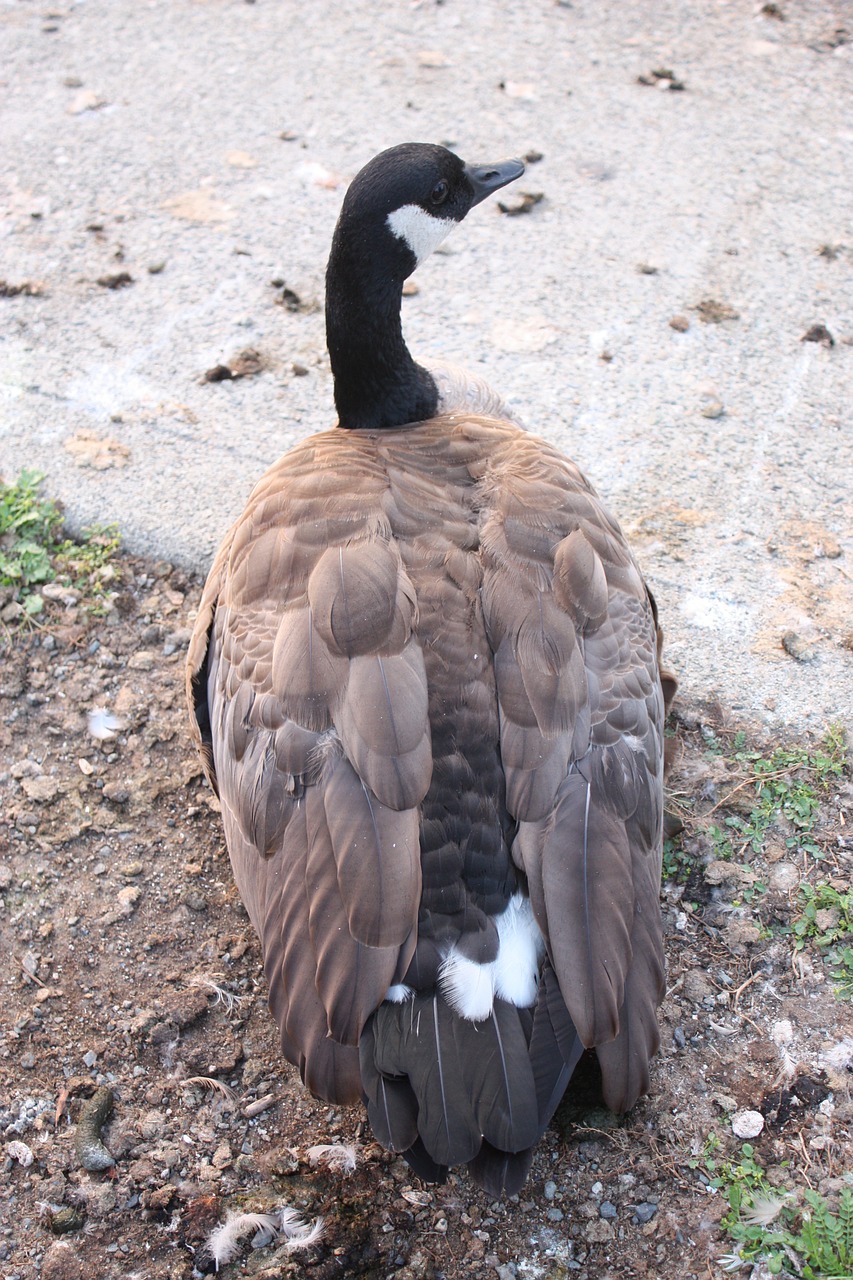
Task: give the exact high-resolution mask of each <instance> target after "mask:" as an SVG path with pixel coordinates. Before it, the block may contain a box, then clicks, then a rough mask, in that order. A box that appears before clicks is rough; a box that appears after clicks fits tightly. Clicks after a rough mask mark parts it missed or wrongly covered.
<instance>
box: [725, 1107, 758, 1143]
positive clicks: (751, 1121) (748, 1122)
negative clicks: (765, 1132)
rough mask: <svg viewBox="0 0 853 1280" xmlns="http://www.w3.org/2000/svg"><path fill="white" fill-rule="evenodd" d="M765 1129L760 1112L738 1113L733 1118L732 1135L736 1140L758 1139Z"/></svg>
mask: <svg viewBox="0 0 853 1280" xmlns="http://www.w3.org/2000/svg"><path fill="white" fill-rule="evenodd" d="M763 1128H764V1116H763V1115H762V1114H761V1112H760V1111H736V1112H735V1114H734V1115H733V1116H732V1133H733V1134H734V1135H735V1137H736V1138H757V1137H758V1135H759V1133H761V1130H762V1129H763Z"/></svg>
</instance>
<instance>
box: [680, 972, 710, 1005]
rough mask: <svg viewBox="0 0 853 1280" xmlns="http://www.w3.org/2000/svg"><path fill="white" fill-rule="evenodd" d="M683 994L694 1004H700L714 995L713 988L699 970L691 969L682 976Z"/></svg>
mask: <svg viewBox="0 0 853 1280" xmlns="http://www.w3.org/2000/svg"><path fill="white" fill-rule="evenodd" d="M684 994H685V995H686V996H687V999H688V1000H691V1001H692V1002H693V1003H694V1004H701V1003H702V1001H703V1000H704V999H705V997H706V996H710V995H713V994H714V988H713V986H712V984H711V982H710V981H709V980H708V978H707V976H706V975H705V974H704V973H703V972H702V970H701V969H691V970H689V972H688V973H685V975H684Z"/></svg>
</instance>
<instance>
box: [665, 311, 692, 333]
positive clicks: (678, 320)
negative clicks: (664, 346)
mask: <svg viewBox="0 0 853 1280" xmlns="http://www.w3.org/2000/svg"><path fill="white" fill-rule="evenodd" d="M669 327H670V329H674V330H675V332H676V333H686V332H687V330H688V329H689V328H690V321H689V320H688V319H687V316H681V315H678V316H673V317H672V319H671V320H670V322H669Z"/></svg>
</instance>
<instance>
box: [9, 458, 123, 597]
mask: <svg viewBox="0 0 853 1280" xmlns="http://www.w3.org/2000/svg"><path fill="white" fill-rule="evenodd" d="M42 480H43V476H41V475H39V474H38V472H35V471H22V472H21V474H20V476H19V477H18V479H17V480H16V481H15V482H14V483H13V484H7V483H5V481H2V480H0V588H5V589H6V590H5V591H4V592H3V595H4V596H5V597H6V603H7V605H8V603H9V602H10V601H11V602H14V603H15V604H17V605H19V606H20V611H19V610H13V611H12V616H11V617H8V618H6V621H7V622H8V621H11V622H13V623H14V622H15V621H16V620H19V619H20V618H23V619H24V620H26V619H32V618H35V617H37V616H38V615H39V614H40V613H42V612H43V610H44V597H43V595H42V594H41V593H40V591H39V588H40V587H42V586H43V585H44V584H45V583H48V582H55V583H57V584H58V585H59V586H64V587H69V588H71V589H73V590H74V591H76V592H77V593H79V595H80V596H81V598H82V599H83V602H84V604H85V606H86V607H87V608H89V609H90V610H92V611H97V610H98V609H100V608H102V607H103V602H104V596H105V594H106V581H105V580H106V579H107V578H108V577H109V575H108V574H107V573H106V572H105V570H106V567H107V566H108V564H109V562H110V561H111V560H112V559H113V557H114V556H115V554H116V552H117V551H118V547H119V536H118V531H117V530H116V529H115V527H110V528H93V529H87V530H85V531H84V534H83V537H82V539H81V540H80V541H75V540H74V539H72V538H67V537H64V536H63V534H64V530H63V521H62V512H61V511H60V509H59V507H58V506H57V505H56V503H55V502H53V501H52V500H51V499H50V498H45V497H44V496H43V495H42V493H41V482H42Z"/></svg>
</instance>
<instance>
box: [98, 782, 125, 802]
mask: <svg viewBox="0 0 853 1280" xmlns="http://www.w3.org/2000/svg"><path fill="white" fill-rule="evenodd" d="M101 794H102V795H103V796H104V798H105V799H107V800H110V801H111V802H112V803H113V804H127V802H128V800H129V799H130V792H129V791H128V789H127V787H126V786H124V785H123V784H122V783H121V782H107V783H105V784H104V789H103V791H102V793H101Z"/></svg>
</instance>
